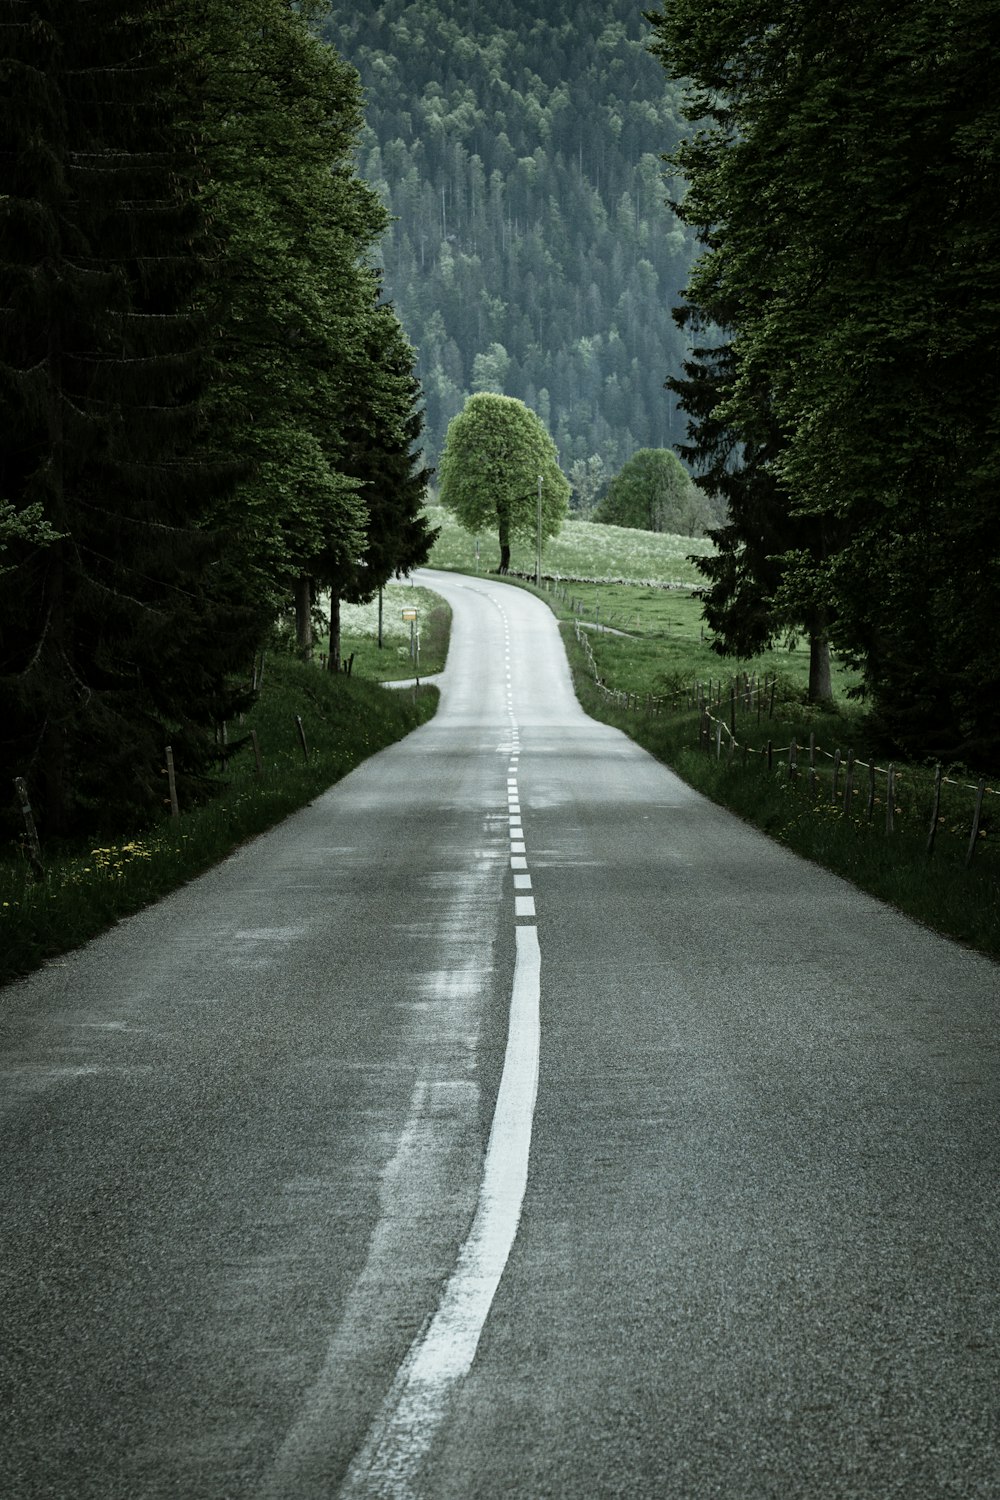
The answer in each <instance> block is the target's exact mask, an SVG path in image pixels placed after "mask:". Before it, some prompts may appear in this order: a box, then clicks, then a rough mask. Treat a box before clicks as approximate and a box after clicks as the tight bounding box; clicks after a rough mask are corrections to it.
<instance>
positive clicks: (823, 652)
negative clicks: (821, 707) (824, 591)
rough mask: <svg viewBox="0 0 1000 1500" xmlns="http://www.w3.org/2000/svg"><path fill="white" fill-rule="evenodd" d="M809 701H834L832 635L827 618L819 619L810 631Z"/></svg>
mask: <svg viewBox="0 0 1000 1500" xmlns="http://www.w3.org/2000/svg"><path fill="white" fill-rule="evenodd" d="M809 702H810V703H832V702H833V684H832V682H831V680H830V637H829V635H828V634H827V628H826V620H825V618H821V619H820V620H818V621H817V622H816V624H815V626H814V627H813V629H812V630H810V632H809Z"/></svg>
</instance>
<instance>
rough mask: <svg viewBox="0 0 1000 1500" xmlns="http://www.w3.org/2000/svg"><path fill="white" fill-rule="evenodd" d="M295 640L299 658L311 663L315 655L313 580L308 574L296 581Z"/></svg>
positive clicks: (303, 574) (301, 575)
mask: <svg viewBox="0 0 1000 1500" xmlns="http://www.w3.org/2000/svg"><path fill="white" fill-rule="evenodd" d="M295 639H296V642H297V644H298V648H299V656H300V657H301V658H302V660H303V661H311V660H312V654H313V633H312V579H311V578H310V577H309V574H308V573H300V574H299V576H298V578H297V579H296V581H295Z"/></svg>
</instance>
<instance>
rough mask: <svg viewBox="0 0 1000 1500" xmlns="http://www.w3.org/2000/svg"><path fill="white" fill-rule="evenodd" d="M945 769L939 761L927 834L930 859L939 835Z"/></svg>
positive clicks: (935, 774) (935, 773)
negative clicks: (942, 780) (942, 778)
mask: <svg viewBox="0 0 1000 1500" xmlns="http://www.w3.org/2000/svg"><path fill="white" fill-rule="evenodd" d="M943 770H944V768H943V766H942V765H941V762H940V761H938V763H937V768H936V770H935V772H934V795H933V796H932V797H931V826H930V830H929V832H928V834H927V857H928V859H929V858H930V857H931V855H932V854H933V853H934V840H935V838H936V837H937V825H938V814H939V813H940V811H941V776H942V774H943Z"/></svg>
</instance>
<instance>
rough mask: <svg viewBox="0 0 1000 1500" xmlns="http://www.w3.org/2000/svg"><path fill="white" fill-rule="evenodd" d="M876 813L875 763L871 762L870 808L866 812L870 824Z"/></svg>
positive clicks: (869, 772)
mask: <svg viewBox="0 0 1000 1500" xmlns="http://www.w3.org/2000/svg"><path fill="white" fill-rule="evenodd" d="M874 812H875V762H874V761H873V760H872V761H869V763H868V807H867V810H866V813H865V816H866V818H867V819H868V821H869V823H870V822H871V820H872V815H873V814H874Z"/></svg>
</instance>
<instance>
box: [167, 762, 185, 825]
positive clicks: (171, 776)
mask: <svg viewBox="0 0 1000 1500" xmlns="http://www.w3.org/2000/svg"><path fill="white" fill-rule="evenodd" d="M164 754H165V755H166V760H167V786H168V787H169V788H170V816H171V818H172V819H173V821H174V822H175V823H176V822H177V820H178V818H179V817H180V815H181V809H180V804H179V802H178V801H177V776H176V773H175V771H174V750H173V746H172V745H168V746H167V747H166V750H165V751H164Z"/></svg>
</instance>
